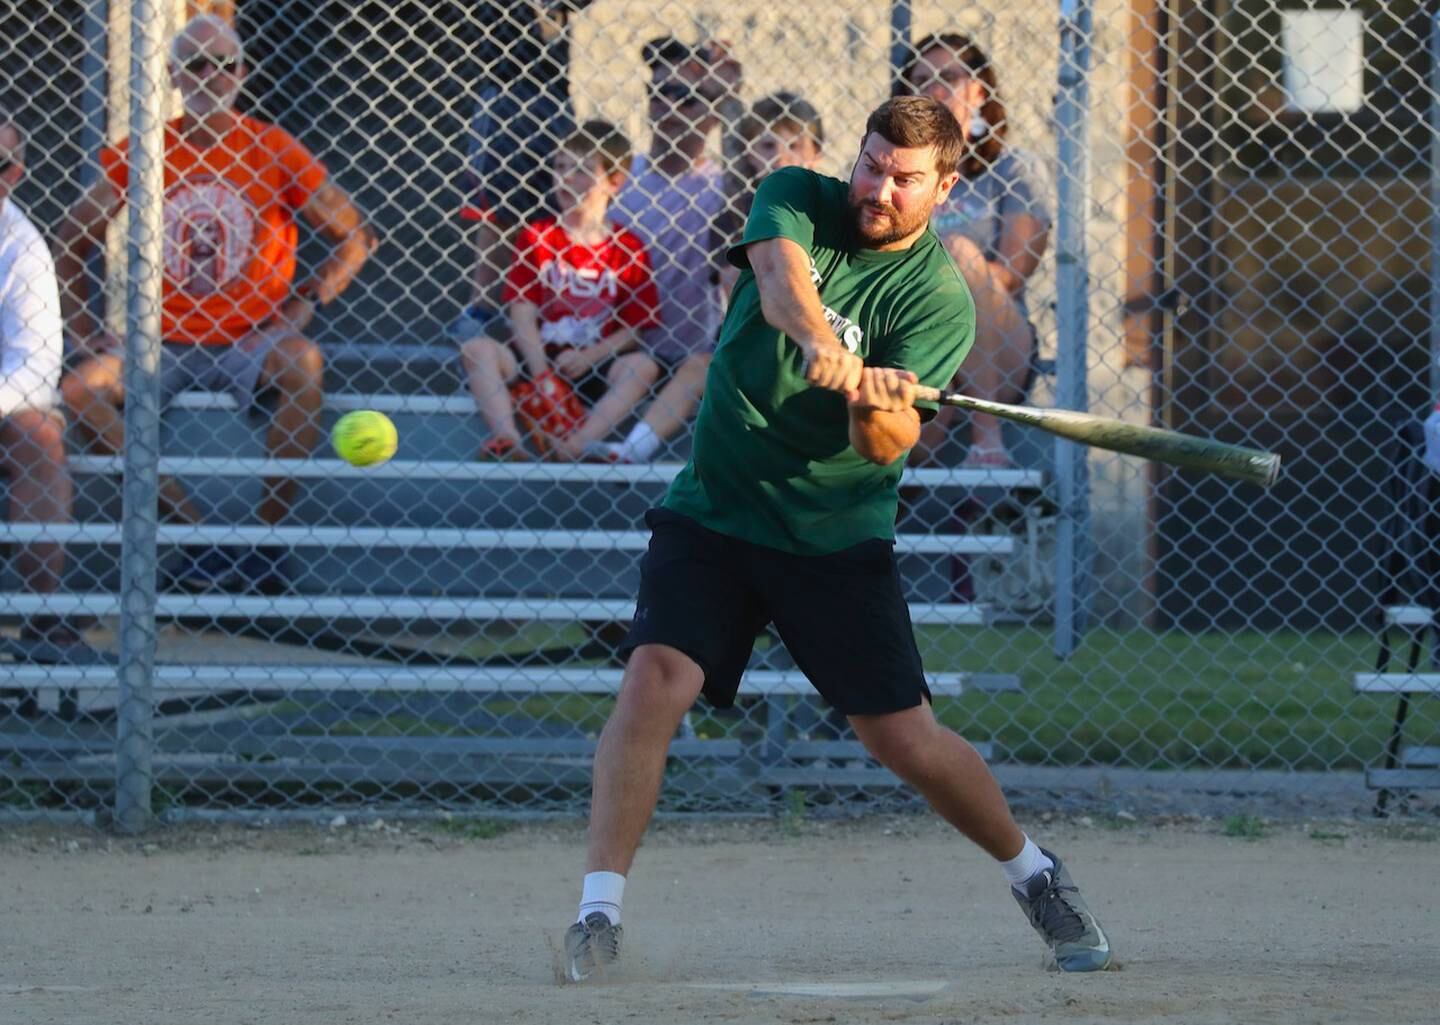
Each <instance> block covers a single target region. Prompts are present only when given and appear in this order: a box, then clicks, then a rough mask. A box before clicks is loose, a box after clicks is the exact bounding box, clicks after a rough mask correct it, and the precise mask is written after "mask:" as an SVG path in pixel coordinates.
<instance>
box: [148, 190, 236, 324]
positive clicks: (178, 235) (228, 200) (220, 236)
mask: <svg viewBox="0 0 1440 1025" xmlns="http://www.w3.org/2000/svg"><path fill="white" fill-rule="evenodd" d="M164 216H165V274H166V276H167V277H168V278H169V279H170V281H171V283H172V284H174V286H175V287H176V288H178V289H180V290H181V291H183V292H185V293H187V294H189V295H193V296H206V295H212V294H214V293H216V292H222V291H224V290H225V288H226V287H227V286H229V285H230V284H231V282H233V281H235V280H236V279H237V278H239V277H240V275H241V274H243V273H244V271H245V268H246V267H247V266H248V265H249V263H250V261H251V260H252V259H253V258H254V255H255V254H254V241H255V224H256V220H257V218H256V213H255V210H254V209H253V208H252V207H251V206H250V204H249V203H248V202H246V201H245V199H244V197H242V196H241V195H239V194H238V193H236V191H235V190H234V188H233V186H231V185H230V183H229V182H227V181H225V180H224V179H223V178H206V179H189V180H187V181H182V182H177V183H176V184H175V185H174V186H173V187H172V188H171V189H170V191H169V192H168V193H167V194H166V196H165V214H164Z"/></svg>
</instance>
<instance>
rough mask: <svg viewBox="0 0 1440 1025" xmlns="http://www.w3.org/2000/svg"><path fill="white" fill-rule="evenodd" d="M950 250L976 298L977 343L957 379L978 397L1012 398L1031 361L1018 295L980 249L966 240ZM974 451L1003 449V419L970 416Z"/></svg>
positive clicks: (994, 399)
mask: <svg viewBox="0 0 1440 1025" xmlns="http://www.w3.org/2000/svg"><path fill="white" fill-rule="evenodd" d="M950 251H951V255H952V256H954V257H955V262H956V263H957V264H958V265H959V267H960V272H961V273H962V274H963V275H965V281H966V283H967V284H968V285H969V286H970V294H971V295H973V296H974V297H975V347H974V349H973V350H971V352H970V354H969V355H968V356H966V357H965V363H964V365H963V366H962V367H961V368H960V374H959V376H958V377H957V378H956V380H957V381H958V382H960V386H961V387H962V388H963V389H964V390H965V391H966V392H968V393H969V394H971V395H973V396H975V397H976V398H979V399H990V400H991V401H994V402H1013V401H1015V399H1016V398H1017V397H1018V396H1019V394H1020V389H1021V387H1022V386H1023V385H1024V384H1025V374H1026V371H1027V369H1028V368H1029V364H1030V346H1031V337H1030V327H1029V325H1028V324H1026V323H1025V321H1024V319H1023V318H1022V317H1021V316H1020V311H1019V309H1018V308H1017V307H1016V305H1015V300H1014V297H1013V296H1011V294H1010V293H1009V292H1008V291H1007V290H1006V289H1005V288H1004V286H1002V285H1001V284H1000V283H999V282H998V281H996V280H995V275H994V273H993V272H992V270H991V268H990V265H989V264H988V263H986V261H985V258H984V256H983V255H982V254H981V252H980V250H979V249H977V248H976V247H975V246H974V245H973V244H971V243H969V242H968V241H966V240H963V239H961V240H957V242H956V243H955V244H952V246H951V250H950ZM970 431H971V442H970V444H971V449H972V451H977V452H984V453H988V454H993V453H1002V454H1003V453H1004V451H1005V442H1004V439H1003V438H1002V436H1001V433H1000V421H999V420H997V419H996V418H995V417H993V416H989V415H987V414H984V413H976V414H974V415H972V417H971V419H970Z"/></svg>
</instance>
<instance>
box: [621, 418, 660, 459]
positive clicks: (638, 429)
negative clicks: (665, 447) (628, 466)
mask: <svg viewBox="0 0 1440 1025" xmlns="http://www.w3.org/2000/svg"><path fill="white" fill-rule="evenodd" d="M659 451H660V435H658V434H656V433H655V431H654V430H653V429H652V428H651V426H650V425H649V424H647V423H646V422H645V421H644V420H641V421H640V422H639V423H638V424H636V425H635V426H634V427H632V428H630V433H629V434H628V435H627V436H626V438H625V440H624V441H623V442H621V444H620V454H621V455H622V456H624V457H625V458H626V459H628V460H630V462H632V463H648V462H649V461H650V458H651V457H652V456H653V455H655V453H656V452H659Z"/></svg>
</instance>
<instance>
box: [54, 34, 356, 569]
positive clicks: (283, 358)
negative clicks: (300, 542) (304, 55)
mask: <svg viewBox="0 0 1440 1025" xmlns="http://www.w3.org/2000/svg"><path fill="white" fill-rule="evenodd" d="M169 70H170V75H171V78H172V79H173V81H174V82H175V84H176V86H177V87H178V88H179V91H180V97H181V100H182V103H183V106H184V112H183V114H182V115H181V117H180V118H178V119H177V120H175V121H172V122H170V124H168V125H167V126H166V131H165V201H164V202H165V207H164V223H165V238H164V265H165V282H164V303H163V310H162V317H161V332H162V337H163V338H164V340H165V341H164V351H163V352H162V354H161V358H160V369H159V374H160V390H161V404H162V407H163V405H164V404H166V403H168V402H169V401H170V400H172V399H173V398H174V397H175V396H176V395H177V394H178V393H179V392H181V391H184V390H186V389H191V388H200V389H205V390H211V391H225V392H228V393H229V394H231V395H232V396H234V398H235V399H236V401H237V402H239V404H240V407H241V408H242V409H250V408H252V404H253V402H254V399H255V396H256V395H257V393H262V392H273V393H274V394H275V396H276V405H275V411H274V419H273V422H272V424H271V426H270V431H269V434H268V436H267V438H266V445H267V448H268V450H269V454H270V456H271V457H272V458H275V459H302V458H305V457H306V456H308V455H309V454H310V452H311V450H312V449H313V447H314V445H315V442H316V440H317V438H318V435H319V429H320V410H321V404H322V401H323V391H322V384H323V381H322V377H323V368H324V360H323V358H322V356H321V354H320V350H319V348H317V347H316V345H315V343H314V342H312V341H311V340H310V339H309V338H307V337H306V336H305V334H304V333H303V332H304V331H305V328H306V327H307V326H308V325H309V324H310V322H311V320H312V319H313V318H314V316H315V311H316V309H317V308H319V307H321V306H324V305H326V304H327V303H329V302H331V301H332V300H334V299H335V297H336V296H338V295H339V294H340V293H341V292H343V291H344V290H345V288H346V287H347V286H348V285H349V284H350V282H351V280H352V279H353V278H354V277H355V275H356V274H357V273H358V272H359V270H360V268H361V266H362V265H363V264H364V263H365V260H366V259H367V258H368V256H369V254H370V252H371V250H372V249H373V247H374V241H375V240H374V236H373V234H372V233H371V231H370V229H369V227H368V226H367V225H366V224H365V222H364V219H363V218H362V217H361V215H360V213H359V211H358V210H357V209H356V208H355V206H354V204H353V203H352V202H351V200H350V197H349V196H348V195H347V194H346V193H345V192H344V191H343V190H342V189H341V188H340V187H339V186H337V185H336V184H334V183H333V182H332V181H331V180H330V179H329V177H328V175H327V173H326V170H325V168H324V166H323V165H321V164H320V163H319V161H317V160H316V159H315V158H314V157H313V156H312V155H311V154H310V152H309V151H308V150H307V149H306V148H305V147H304V146H303V145H301V143H300V142H298V141H297V140H296V139H294V138H293V137H292V136H290V135H289V134H288V133H286V132H285V131H284V130H282V129H280V128H277V127H275V126H273V125H270V124H267V123H265V122H263V121H258V120H255V119H253V118H249V117H246V116H244V115H242V114H240V113H239V112H238V111H236V109H235V100H236V97H237V96H238V95H239V92H240V89H241V86H242V85H243V83H244V80H245V64H244V55H243V53H242V50H241V46H240V39H239V37H238V36H237V35H236V34H235V32H234V30H233V29H231V28H230V26H229V25H228V24H227V23H226V22H225V21H224V20H222V19H220V18H217V17H215V16H213V15H202V16H200V17H197V18H194V19H192V20H191V21H190V22H188V23H187V24H186V25H185V26H184V27H183V28H182V29H181V30H180V31H179V33H177V35H176V36H175V39H174V41H173V42H172V44H171V47H170V61H169ZM100 161H101V165H102V167H103V168H104V171H105V173H104V174H103V175H102V176H101V178H100V180H99V181H98V182H96V184H95V185H93V186H92V187H91V188H90V189H89V190H88V191H87V192H86V193H85V195H84V196H82V197H81V199H80V201H79V202H78V204H77V205H76V206H75V208H74V209H73V210H72V211H71V212H70V214H69V216H68V217H67V219H66V220H65V222H64V224H63V225H62V226H61V230H60V237H61V241H62V251H61V258H60V260H59V271H60V281H61V284H62V290H61V302H62V303H63V304H64V306H65V312H66V319H67V326H68V328H69V331H70V335H71V341H72V343H73V344H74V345H75V346H76V353H75V356H76V357H78V358H77V359H76V361H75V363H74V364H73V365H74V369H73V370H72V371H71V372H70V373H69V374H67V375H66V377H65V379H64V380H63V381H62V384H61V387H62V389H63V391H64V394H65V400H66V402H67V403H68V404H69V406H70V408H71V409H72V410H74V411H75V414H76V418H77V425H78V426H79V427H80V428H81V429H82V431H83V433H84V434H85V435H86V436H87V437H89V438H90V439H92V440H93V443H94V445H95V447H96V448H97V449H98V450H100V451H102V452H110V453H115V452H119V451H121V449H122V447H123V444H124V421H123V418H122V416H121V412H120V409H121V405H122V403H123V401H124V379H123V358H122V356H123V354H122V352H121V351H120V349H119V347H118V343H117V341H116V340H115V339H114V338H113V337H112V336H111V335H110V334H108V333H107V332H106V331H105V330H104V329H103V327H102V326H101V325H99V324H97V323H96V321H95V318H94V316H93V315H92V313H91V312H90V306H89V295H90V291H91V288H92V286H93V284H94V283H93V282H91V281H90V280H89V277H88V275H87V273H86V260H87V258H88V256H89V254H90V252H91V251H92V249H93V248H94V247H95V246H96V245H98V244H100V243H101V242H102V240H103V239H104V237H105V231H106V228H107V227H108V226H109V224H110V222H111V221H112V220H113V219H114V217H115V216H116V215H117V214H118V213H119V211H120V209H121V207H122V205H123V204H124V202H125V189H126V185H127V183H128V180H129V164H128V159H127V147H126V145H125V144H124V143H123V142H122V143H121V144H120V145H118V146H114V147H111V148H109V149H106V150H105V151H103V152H102V153H101V156H100ZM296 214H299V215H300V216H301V217H303V218H304V220H305V221H306V222H307V223H309V224H310V226H311V227H312V228H314V229H315V230H316V231H317V232H318V233H319V234H320V235H321V236H323V238H324V239H325V240H326V241H327V242H328V243H330V245H331V247H332V249H331V251H330V255H329V256H328V258H327V259H326V260H325V261H324V262H323V263H322V264H321V265H320V266H319V267H317V268H316V269H315V271H314V273H313V274H311V275H310V276H309V277H308V278H306V279H304V280H303V281H302V282H300V283H298V284H296V283H295V281H294V279H295V263H296V241H297V239H296V236H297V230H296ZM295 489H296V482H295V481H294V480H288V479H282V480H266V481H265V482H264V488H263V492H262V496H261V500H260V505H259V509H258V516H259V519H260V521H261V522H262V523H265V524H278V523H279V522H281V520H282V519H283V518H284V517H285V515H286V513H287V511H288V510H289V507H290V503H291V500H292V498H293V496H294V493H295ZM161 503H162V506H163V511H164V512H165V514H166V515H167V517H168V518H171V519H175V520H180V521H183V522H191V523H193V522H198V521H199V515H198V514H197V512H196V511H195V509H194V507H193V506H192V505H191V504H190V502H189V500H188V498H187V496H186V494H185V492H184V490H183V489H182V488H181V487H180V485H179V483H178V482H176V481H174V480H171V479H162V482H161ZM283 552H284V549H282V548H272V547H268V546H262V547H259V548H255V549H246V548H234V547H215V548H211V549H207V550H201V551H200V553H199V554H198V555H197V556H196V557H195V558H192V559H189V560H187V565H186V566H185V568H184V569H183V570H181V571H179V572H178V573H176V574H175V577H176V580H177V581H178V582H179V583H180V584H181V585H182V586H184V587H187V588H189V589H191V590H197V591H205V590H214V589H222V590H240V591H259V592H264V593H275V592H277V591H281V590H285V589H287V588H288V587H289V581H288V578H287V576H286V575H285V573H284V565H283V559H284V555H283Z"/></svg>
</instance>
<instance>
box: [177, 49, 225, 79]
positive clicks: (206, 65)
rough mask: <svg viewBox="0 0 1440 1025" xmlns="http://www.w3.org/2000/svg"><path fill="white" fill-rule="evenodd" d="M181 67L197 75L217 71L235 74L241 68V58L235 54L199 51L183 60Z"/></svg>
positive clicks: (187, 72)
mask: <svg viewBox="0 0 1440 1025" xmlns="http://www.w3.org/2000/svg"><path fill="white" fill-rule="evenodd" d="M180 68H181V70H183V71H184V72H185V73H186V74H189V75H195V76H197V77H198V76H200V75H204V74H207V73H213V72H216V71H218V72H220V73H221V74H222V75H233V74H235V72H236V71H238V70H239V68H240V58H239V57H238V56H235V55H234V54H213V53H197V54H195V55H194V56H193V57H186V58H185V59H184V60H182V61H181V62H180Z"/></svg>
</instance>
